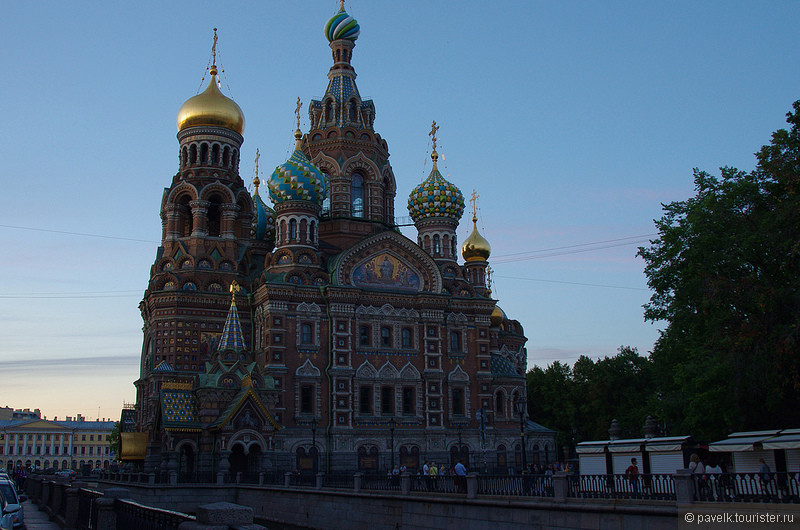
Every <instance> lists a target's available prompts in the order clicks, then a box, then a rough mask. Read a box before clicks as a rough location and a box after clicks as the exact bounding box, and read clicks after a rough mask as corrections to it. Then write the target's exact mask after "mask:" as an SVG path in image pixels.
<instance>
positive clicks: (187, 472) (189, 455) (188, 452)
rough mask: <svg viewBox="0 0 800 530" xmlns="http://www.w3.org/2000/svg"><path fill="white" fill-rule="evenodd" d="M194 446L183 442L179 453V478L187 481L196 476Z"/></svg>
mask: <svg viewBox="0 0 800 530" xmlns="http://www.w3.org/2000/svg"><path fill="white" fill-rule="evenodd" d="M194 464H195V454H194V447H192V446H191V445H189V444H183V445H182V446H181V448H180V452H179V453H178V480H180V481H186V480H190V479H191V478H193V477H194Z"/></svg>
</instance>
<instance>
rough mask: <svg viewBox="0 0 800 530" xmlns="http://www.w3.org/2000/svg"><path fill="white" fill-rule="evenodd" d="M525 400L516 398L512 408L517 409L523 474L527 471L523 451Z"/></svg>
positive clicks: (526, 459) (526, 461)
mask: <svg viewBox="0 0 800 530" xmlns="http://www.w3.org/2000/svg"><path fill="white" fill-rule="evenodd" d="M525 405H526V403H525V400H524V399H522V398H521V397H520V398H517V400H516V401H515V402H514V408H516V409H517V414H519V441H520V443H521V446H520V448H521V449H522V471H523V472H524V471H525V470H526V469H528V458H527V456H526V454H525V453H526V451H525V408H526V407H525Z"/></svg>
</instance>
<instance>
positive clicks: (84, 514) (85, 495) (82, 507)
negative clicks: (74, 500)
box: [77, 488, 103, 530]
mask: <svg viewBox="0 0 800 530" xmlns="http://www.w3.org/2000/svg"><path fill="white" fill-rule="evenodd" d="M102 496H103V494H102V493H100V492H99V491H96V490H90V489H86V488H81V489H80V490H78V521H77V526H78V528H80V529H81V530H94V528H96V525H97V505H96V504H95V501H96V500H97V499H99V498H100V497H102Z"/></svg>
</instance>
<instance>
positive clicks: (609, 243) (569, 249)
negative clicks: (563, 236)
mask: <svg viewBox="0 0 800 530" xmlns="http://www.w3.org/2000/svg"><path fill="white" fill-rule="evenodd" d="M656 235H658V234H645V235H641V236H630V237H623V238H618V239H609V240H606V241H596V242H594V243H581V244H578V245H568V246H565V247H553V248H547V249H541V250H528V251H524V252H516V253H513V254H502V255H500V256H495V257H493V258H492V263H494V264H502V263H514V262H517V261H527V260H532V259H543V258H552V257H556V256H566V255H568V254H580V253H583V252H593V251H595V250H605V249H608V248H614V247H624V246H627V245H635V244H639V243H649V242H650V237H652V236H656Z"/></svg>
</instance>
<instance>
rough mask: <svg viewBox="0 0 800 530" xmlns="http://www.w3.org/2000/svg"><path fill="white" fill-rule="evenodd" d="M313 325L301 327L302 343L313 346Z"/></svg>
mask: <svg viewBox="0 0 800 530" xmlns="http://www.w3.org/2000/svg"><path fill="white" fill-rule="evenodd" d="M311 331H312V329H311V324H302V325H301V326H300V343H301V344H312V336H311Z"/></svg>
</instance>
